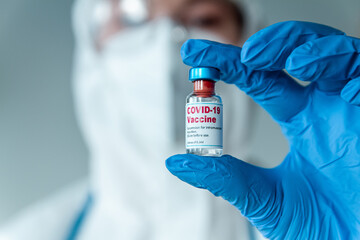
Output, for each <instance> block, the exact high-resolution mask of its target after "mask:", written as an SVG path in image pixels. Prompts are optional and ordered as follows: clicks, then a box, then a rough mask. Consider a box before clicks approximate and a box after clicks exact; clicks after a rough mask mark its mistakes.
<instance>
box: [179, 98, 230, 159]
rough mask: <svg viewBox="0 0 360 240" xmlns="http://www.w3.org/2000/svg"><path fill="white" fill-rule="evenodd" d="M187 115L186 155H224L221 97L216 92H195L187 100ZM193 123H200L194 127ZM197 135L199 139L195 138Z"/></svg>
mask: <svg viewBox="0 0 360 240" xmlns="http://www.w3.org/2000/svg"><path fill="white" fill-rule="evenodd" d="M186 113H187V114H186V119H185V121H186V129H185V131H186V132H185V135H186V153H191V154H196V155H201V156H221V155H222V154H223V146H222V142H223V139H222V138H223V136H222V133H223V129H222V127H223V124H222V120H223V119H222V116H223V114H222V100H221V97H220V96H217V95H216V94H215V93H214V92H209V93H205V94H204V93H203V92H201V93H197V92H196V91H194V92H193V93H191V94H190V95H188V96H187V98H186ZM194 119H195V120H194ZM191 121H193V122H194V121H198V122H199V123H198V124H195V125H194V124H191ZM200 121H201V122H200ZM195 126H196V127H195ZM199 128H200V129H199ZM201 129H203V131H201ZM195 135H197V136H198V137H197V138H196V137H193V136H195ZM206 138H208V139H206ZM194 139H195V142H194V141H193V140H194ZM196 139H198V140H196ZM207 141H208V142H207Z"/></svg>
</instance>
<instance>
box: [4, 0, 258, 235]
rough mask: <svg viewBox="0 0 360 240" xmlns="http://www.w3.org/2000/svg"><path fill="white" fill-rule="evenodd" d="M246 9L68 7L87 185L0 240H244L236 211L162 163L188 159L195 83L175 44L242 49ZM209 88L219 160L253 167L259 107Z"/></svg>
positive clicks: (126, 3)
mask: <svg viewBox="0 0 360 240" xmlns="http://www.w3.org/2000/svg"><path fill="white" fill-rule="evenodd" d="M252 11H253V8H252V5H251V4H249V3H248V2H245V1H230V0H229V1H227V0H172V1H168V0H167V1H165V0H157V1H155V0H153V1H150V0H149V1H146V2H145V1H135V0H122V1H117V0H78V1H76V2H75V6H74V11H73V23H74V32H75V37H76V49H75V64H74V85H73V86H74V95H75V108H76V112H77V115H78V119H79V123H80V127H81V129H82V132H83V135H84V138H85V141H86V143H87V145H88V147H89V153H90V176H89V183H88V184H87V183H82V184H78V185H76V186H74V187H71V188H69V189H66V190H64V191H63V192H61V193H59V194H58V195H56V196H54V197H52V198H50V199H48V200H46V201H44V202H40V203H39V204H37V205H36V206H35V207H32V208H29V209H28V210H26V211H25V212H24V213H23V214H21V215H20V217H18V218H16V219H15V220H13V221H11V222H10V223H9V224H7V225H5V226H4V228H2V231H0V239H1V240H3V239H126V240H135V239H136V240H137V239H156V240H161V239H172V240H173V239H189V240H191V239H194V240H195V239H196V240H201V239H204V240H205V239H206V240H211V239H222V240H226V239H231V240H233V239H250V238H251V236H252V234H253V233H252V231H251V229H250V228H249V225H248V222H247V221H246V220H245V218H243V217H242V216H241V215H240V213H238V212H235V211H233V209H232V207H231V206H230V205H229V204H226V203H224V202H222V201H221V200H219V199H216V198H214V197H213V196H211V195H210V194H209V193H207V192H205V191H203V192H198V191H196V190H195V189H192V188H190V187H188V186H184V185H183V184H181V183H179V182H177V181H176V179H174V178H172V177H171V175H170V174H169V173H168V172H167V170H166V168H165V166H164V161H163V159H164V158H166V157H168V156H170V155H172V154H174V153H178V152H183V151H184V141H185V140H184V138H185V129H184V116H185V112H184V110H185V109H184V105H185V103H184V101H185V97H186V95H187V94H189V93H190V91H191V87H192V86H191V84H190V83H187V82H186V81H184V79H187V72H188V68H187V67H186V66H185V65H183V64H182V62H181V58H180V55H179V50H180V46H181V45H182V43H183V42H184V41H185V40H186V39H188V38H203V39H211V40H216V41H219V42H223V43H228V44H233V45H238V46H240V45H241V44H242V43H243V42H244V41H245V40H246V39H247V38H248V37H249V36H250V35H251V33H253V32H255V30H256V29H257V28H258V21H257V19H256V18H255V17H254V16H255V14H254V13H253V12H252ZM219 85H220V84H219ZM217 91H218V92H220V93H221V95H222V96H223V101H224V102H225V106H224V112H225V113H224V114H225V115H224V121H225V122H224V126H226V128H225V130H224V131H225V132H224V151H225V152H226V153H230V154H233V155H236V156H239V157H242V158H243V159H244V158H245V159H249V158H250V157H251V152H249V150H248V149H249V142H250V137H251V129H252V125H251V122H252V120H253V117H254V116H253V110H254V107H255V105H253V102H252V101H251V100H250V98H249V97H247V96H246V95H245V94H243V93H240V92H239V91H237V90H234V89H233V88H231V87H229V86H227V85H225V84H224V85H221V86H217ZM235 119H236V121H235Z"/></svg>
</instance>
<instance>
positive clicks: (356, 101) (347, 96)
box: [340, 77, 360, 106]
mask: <svg viewBox="0 0 360 240" xmlns="http://www.w3.org/2000/svg"><path fill="white" fill-rule="evenodd" d="M340 96H341V97H342V98H343V99H344V100H345V101H346V102H348V103H350V104H352V105H355V106H360V77H358V78H356V79H353V80H351V81H350V82H348V83H347V84H346V85H345V87H344V88H343V89H342V90H341V93H340Z"/></svg>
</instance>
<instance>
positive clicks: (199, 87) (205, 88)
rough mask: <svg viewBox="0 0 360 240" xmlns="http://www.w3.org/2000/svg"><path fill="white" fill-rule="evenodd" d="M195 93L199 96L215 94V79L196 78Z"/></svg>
mask: <svg viewBox="0 0 360 240" xmlns="http://www.w3.org/2000/svg"><path fill="white" fill-rule="evenodd" d="M194 93H195V94H196V95H198V96H199V97H211V96H212V95H214V94H215V81H212V80H204V79H199V80H195V81H194Z"/></svg>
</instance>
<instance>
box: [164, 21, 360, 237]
mask: <svg viewBox="0 0 360 240" xmlns="http://www.w3.org/2000/svg"><path fill="white" fill-rule="evenodd" d="M359 51H360V40H359V39H356V38H352V37H348V36H346V35H345V34H344V33H343V32H341V31H339V30H336V29H333V28H330V27H327V26H323V25H319V24H314V23H308V22H282V23H278V24H275V25H272V26H270V27H267V28H265V29H263V30H261V31H259V32H258V33H256V34H255V35H253V36H252V37H251V38H249V39H248V41H247V42H246V43H245V44H244V46H243V49H241V48H239V47H235V46H231V45H224V44H219V43H215V42H210V41H205V40H189V41H188V42H186V43H185V44H184V46H183V48H182V52H181V54H182V57H183V61H184V63H186V64H187V65H190V66H194V67H197V66H211V67H216V68H218V69H220V70H221V73H222V79H223V81H225V82H227V83H232V84H235V85H236V86H237V87H239V88H240V89H241V90H243V91H245V92H246V93H247V94H248V95H250V96H251V97H252V98H253V99H254V100H255V101H256V102H257V103H258V104H260V105H261V106H262V107H263V108H265V109H266V110H267V111H268V112H269V113H270V114H271V116H272V117H273V118H274V119H275V121H277V122H278V123H279V124H280V126H281V128H282V131H283V133H284V135H285V136H286V137H287V139H288V141H289V145H290V152H289V154H288V155H287V156H286V158H285V159H284V161H283V162H282V163H281V164H280V165H279V166H277V167H275V168H273V169H265V168H261V167H256V166H253V165H250V164H248V163H246V162H243V161H241V160H238V159H236V158H234V157H232V156H229V155H224V156H222V157H219V158H217V157H201V156H196V155H190V154H189V155H187V154H184V155H175V156H173V157H170V158H169V159H168V160H167V161H166V166H167V168H168V169H169V171H170V172H171V173H173V174H174V175H175V176H177V177H178V178H180V179H181V180H183V181H185V182H187V183H189V184H191V185H193V186H195V187H198V188H204V189H207V190H209V191H210V192H212V193H213V194H214V195H215V196H221V197H223V198H224V199H226V200H227V201H229V202H230V203H231V204H233V205H234V206H235V207H237V208H238V209H239V210H240V211H241V213H242V214H243V215H244V216H245V217H247V218H248V219H249V220H250V222H251V223H252V224H253V225H255V226H256V227H257V228H258V229H259V230H260V231H261V232H262V233H263V235H264V236H265V237H268V238H270V239H360V108H359V107H358V106H356V105H360V96H359V94H358V93H359V91H360V57H359ZM283 69H286V70H287V72H288V73H289V74H290V75H292V76H294V77H296V78H298V79H301V80H305V81H310V82H311V84H310V85H309V86H307V87H303V86H300V85H298V84H297V83H296V82H295V81H294V80H293V79H292V78H290V77H289V76H288V75H287V74H286V73H285V72H284V71H283Z"/></svg>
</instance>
